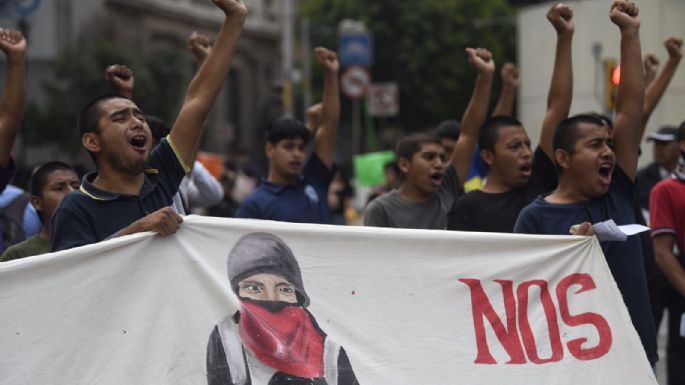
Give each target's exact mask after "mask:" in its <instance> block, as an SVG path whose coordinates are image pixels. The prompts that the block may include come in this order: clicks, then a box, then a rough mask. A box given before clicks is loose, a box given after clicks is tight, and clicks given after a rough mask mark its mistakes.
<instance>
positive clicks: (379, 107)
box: [366, 82, 400, 118]
mask: <svg viewBox="0 0 685 385" xmlns="http://www.w3.org/2000/svg"><path fill="white" fill-rule="evenodd" d="M366 110H367V111H368V112H369V115H371V116H373V117H375V118H387V117H392V116H397V114H399V113H400V89H399V87H398V86H397V83H395V82H389V83H374V84H371V85H370V86H369V90H368V92H367V93H366Z"/></svg>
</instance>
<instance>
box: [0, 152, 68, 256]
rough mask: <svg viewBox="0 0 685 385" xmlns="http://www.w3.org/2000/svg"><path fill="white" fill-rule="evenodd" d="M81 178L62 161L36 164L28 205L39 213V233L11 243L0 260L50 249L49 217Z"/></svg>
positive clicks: (36, 253)
mask: <svg viewBox="0 0 685 385" xmlns="http://www.w3.org/2000/svg"><path fill="white" fill-rule="evenodd" d="M80 184H81V181H79V178H78V175H76V172H75V171H74V169H73V168H71V166H69V165H68V164H66V163H63V162H57V161H53V162H48V163H45V164H43V165H42V166H39V167H38V168H37V169H36V170H35V171H34V172H33V176H31V182H30V186H31V205H32V206H33V207H34V208H35V210H36V211H37V212H38V215H39V216H40V220H41V224H42V229H41V231H40V233H38V234H36V235H34V236H32V237H30V238H28V239H27V240H25V241H23V242H20V243H17V244H16V245H14V246H11V247H10V248H8V249H7V250H5V252H4V253H3V254H2V256H1V257H0V262H7V261H11V260H14V259H19V258H25V257H30V256H33V255H39V254H45V253H49V252H50V251H51V249H52V247H51V244H50V240H51V227H50V218H52V214H53V213H54V212H55V210H57V207H58V206H59V204H60V203H61V202H62V199H64V197H65V196H66V195H67V194H68V193H70V192H72V191H76V190H78V188H79V186H80Z"/></svg>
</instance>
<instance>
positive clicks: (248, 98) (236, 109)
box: [0, 0, 281, 163]
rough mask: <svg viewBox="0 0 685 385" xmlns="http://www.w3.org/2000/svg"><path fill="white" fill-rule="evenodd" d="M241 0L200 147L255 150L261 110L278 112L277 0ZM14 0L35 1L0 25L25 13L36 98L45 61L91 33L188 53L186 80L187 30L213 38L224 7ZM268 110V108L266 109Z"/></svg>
mask: <svg viewBox="0 0 685 385" xmlns="http://www.w3.org/2000/svg"><path fill="white" fill-rule="evenodd" d="M245 1H246V3H247V7H248V10H249V15H248V19H247V21H246V25H245V29H244V30H243V34H242V37H241V40H240V42H239V45H238V48H237V51H236V54H235V56H234V60H233V67H232V69H231V73H230V75H229V79H228V80H227V82H226V85H225V87H224V89H223V91H222V92H221V95H220V96H219V98H218V100H217V102H216V105H215V107H214V110H213V112H212V115H211V117H210V119H209V121H208V125H207V127H206V134H205V141H204V145H203V149H205V150H208V151H213V152H218V153H226V152H227V151H228V150H229V149H230V148H234V149H235V148H237V147H238V146H240V147H241V148H243V149H245V150H247V151H250V152H253V153H254V151H259V153H261V152H262V151H263V150H262V146H261V142H262V136H263V135H262V132H263V128H262V126H263V124H264V121H265V117H266V116H268V115H272V114H274V112H273V111H276V112H275V113H278V112H280V111H278V110H279V108H280V107H279V106H280V105H279V95H278V94H277V93H276V92H275V90H274V87H273V85H274V84H277V82H278V80H279V79H280V78H281V64H280V56H281V51H280V47H281V43H280V38H281V32H280V28H281V27H280V22H281V16H280V12H281V1H278V0H245ZM15 2H16V3H17V4H21V3H31V2H33V3H34V5H35V7H34V9H33V12H30V13H27V12H23V11H26V9H23V10H21V9H18V8H17V9H13V7H12V6H11V5H10V6H6V7H5V8H6V9H5V10H4V11H5V14H4V15H3V16H2V17H0V26H8V27H15V28H16V27H17V25H18V20H19V19H21V18H22V16H23V19H24V20H25V22H24V23H23V27H24V28H26V27H28V31H29V36H30V45H29V54H28V61H29V68H28V89H29V92H28V94H29V99H30V100H31V101H35V102H37V103H41V101H42V99H43V98H44V93H43V91H42V84H43V82H44V80H45V79H46V77H48V76H51V73H50V71H49V70H48V69H49V65H50V63H51V62H52V61H53V60H54V59H55V57H56V56H57V54H58V53H59V52H60V50H61V49H63V48H65V47H68V46H72V45H73V44H76V43H78V42H79V41H83V39H89V38H94V39H98V38H107V39H109V40H112V41H114V42H115V43H117V44H118V45H121V46H125V47H130V48H131V51H132V52H134V54H136V55H144V54H145V53H150V52H154V50H156V49H160V48H171V49H178V51H179V54H180V55H186V56H187V58H188V66H187V71H188V73H187V74H188V79H190V75H191V73H192V71H194V68H193V65H192V60H191V58H190V56H189V54H188V53H187V51H186V48H185V46H186V39H187V37H188V36H189V35H190V33H191V32H192V31H198V32H200V33H204V34H206V35H208V36H210V37H213V36H214V35H215V34H216V32H217V31H218V29H219V26H220V25H221V22H222V20H223V13H222V12H221V11H220V10H218V9H217V8H216V6H214V4H212V2H211V1H210V0H88V1H85V0H31V1H28V2H27V1H15ZM9 3H12V2H11V1H10V2H9ZM24 5H25V4H24ZM22 12H23V13H24V15H22ZM0 81H2V80H0ZM181 97H182V95H179V99H180V98H181ZM267 106H271V107H270V108H267ZM267 109H269V110H270V111H272V112H269V113H267V112H265V110H267ZM41 153H43V154H46V155H44V156H54V155H52V154H50V155H47V154H49V153H50V151H48V152H47V153H46V152H44V151H41ZM36 156H37V157H40V155H39V154H37V155H36ZM32 158H33V157H32ZM31 161H32V162H31V163H34V162H37V161H40V159H31Z"/></svg>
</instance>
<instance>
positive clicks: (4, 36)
mask: <svg viewBox="0 0 685 385" xmlns="http://www.w3.org/2000/svg"><path fill="white" fill-rule="evenodd" d="M0 49H1V50H2V52H4V53H5V55H6V56H7V59H8V60H13V59H23V58H24V55H25V54H26V39H24V35H23V34H22V33H21V32H19V31H17V30H14V29H8V28H0Z"/></svg>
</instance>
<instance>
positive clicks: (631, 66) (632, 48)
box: [616, 28, 645, 148]
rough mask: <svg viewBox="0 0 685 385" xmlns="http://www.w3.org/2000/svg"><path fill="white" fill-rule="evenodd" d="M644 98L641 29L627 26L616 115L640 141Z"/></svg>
mask: <svg viewBox="0 0 685 385" xmlns="http://www.w3.org/2000/svg"><path fill="white" fill-rule="evenodd" d="M644 98H645V81H644V73H643V68H642V48H641V45H640V33H639V29H638V28H626V29H624V30H622V31H621V83H620V84H619V86H618V90H617V92H616V117H617V120H618V119H619V117H621V118H622V119H623V120H624V121H625V122H626V123H627V124H626V126H627V128H628V129H629V130H630V131H631V135H630V137H631V139H632V140H633V141H634V142H639V139H638V137H639V129H638V127H639V125H640V122H641V119H642V108H643V106H644ZM617 129H618V127H617ZM634 148H637V147H635V146H634Z"/></svg>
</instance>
